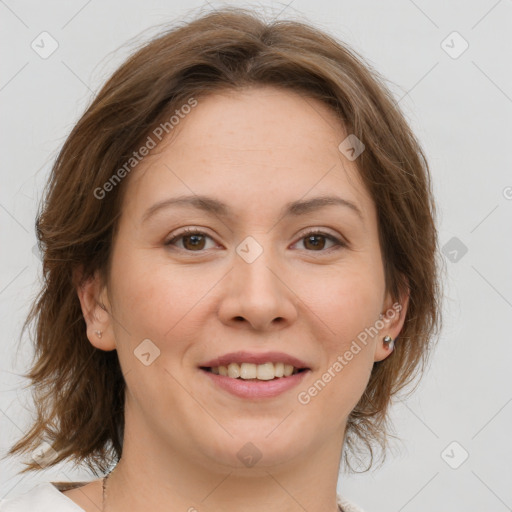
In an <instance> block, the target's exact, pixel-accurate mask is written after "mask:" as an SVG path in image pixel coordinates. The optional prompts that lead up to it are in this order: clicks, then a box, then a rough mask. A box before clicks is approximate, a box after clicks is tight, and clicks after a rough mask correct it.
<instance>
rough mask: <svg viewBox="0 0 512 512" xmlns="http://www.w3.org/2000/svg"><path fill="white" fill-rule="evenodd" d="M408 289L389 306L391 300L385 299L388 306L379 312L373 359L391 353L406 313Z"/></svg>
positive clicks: (381, 357) (382, 357) (377, 359)
mask: <svg viewBox="0 0 512 512" xmlns="http://www.w3.org/2000/svg"><path fill="white" fill-rule="evenodd" d="M409 295H410V292H409V289H407V291H406V292H404V293H402V295H401V296H400V299H399V301H395V302H394V303H393V304H392V305H391V306H389V304H390V303H391V301H390V300H389V297H388V300H387V301H386V304H387V305H388V308H387V309H386V310H385V311H384V312H383V313H381V315H380V318H379V321H380V324H379V334H378V336H377V339H376V346H375V357H374V361H382V360H383V359H386V358H387V357H388V356H389V355H391V354H392V352H393V350H394V348H395V341H397V340H396V338H397V337H398V335H399V334H400V332H401V330H402V328H403V325H404V322H405V317H406V314H407V307H408V305H409Z"/></svg>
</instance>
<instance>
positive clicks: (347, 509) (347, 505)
mask: <svg viewBox="0 0 512 512" xmlns="http://www.w3.org/2000/svg"><path fill="white" fill-rule="evenodd" d="M338 505H339V506H340V507H341V510H342V511H343V512H364V510H363V509H362V508H360V507H358V506H357V505H356V504H355V503H352V502H351V501H349V500H347V499H346V498H344V497H343V496H340V495H339V494H338Z"/></svg>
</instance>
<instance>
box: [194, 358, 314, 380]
mask: <svg viewBox="0 0 512 512" xmlns="http://www.w3.org/2000/svg"><path fill="white" fill-rule="evenodd" d="M200 369H201V370H203V371H205V372H208V373H212V374H214V375H220V376H222V377H228V378H231V379H242V380H248V381H269V380H276V379H283V378H287V377H291V376H292V375H296V374H298V373H302V372H305V371H307V370H309V368H298V367H296V366H293V365H291V364H286V363H283V362H277V363H272V362H266V363H263V364H255V363H247V362H239V363H236V362H233V363H229V364H228V365H220V366H200Z"/></svg>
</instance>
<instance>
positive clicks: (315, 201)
mask: <svg viewBox="0 0 512 512" xmlns="http://www.w3.org/2000/svg"><path fill="white" fill-rule="evenodd" d="M334 205H336V206H345V207H347V208H349V209H350V210H352V211H353V212H354V213H355V214H356V215H357V216H358V217H359V218H360V219H361V220H362V221H364V217H363V214H362V212H361V210H360V209H359V208H358V207H357V206H356V205H355V204H354V203H353V202H351V201H348V200H347V199H343V198H342V197H338V196H318V197H314V198H312V199H306V200H304V199H299V200H297V201H292V202H290V203H287V204H285V205H284V207H283V209H282V211H281V215H280V216H279V218H281V217H285V216H300V215H306V214H308V213H311V212H314V211H316V210H320V209H321V208H325V207H326V206H334ZM173 206H174V207H192V208H196V209H198V210H202V211H204V212H207V213H213V214H215V215H217V216H219V217H234V216H235V214H234V212H233V210H232V209H231V208H230V207H229V206H228V205H227V204H226V203H223V202H222V201H219V200H218V199H215V198H214V197H209V196H205V195H196V194H195V195H188V196H179V197H171V198H169V199H164V200H162V201H159V202H158V203H155V204H154V205H153V206H151V207H149V208H148V209H147V210H146V212H145V213H144V215H143V216H142V222H146V221H147V220H148V219H149V218H150V217H152V216H153V215H154V214H155V213H157V212H158V211H160V210H163V209H165V208H169V207H173Z"/></svg>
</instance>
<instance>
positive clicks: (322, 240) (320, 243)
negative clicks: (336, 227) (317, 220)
mask: <svg viewBox="0 0 512 512" xmlns="http://www.w3.org/2000/svg"><path fill="white" fill-rule="evenodd" d="M301 240H303V241H304V242H303V244H304V247H305V248H306V249H308V250H310V251H316V252H327V250H329V249H331V248H332V247H333V246H331V247H328V248H327V250H326V251H323V249H324V248H325V244H326V240H327V241H329V242H332V243H333V244H334V247H336V246H339V247H345V246H346V244H345V243H344V242H343V241H342V240H340V239H339V238H336V237H335V236H332V235H328V234H327V233H323V232H321V231H313V232H310V233H306V235H305V236H304V237H302V238H301Z"/></svg>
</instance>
